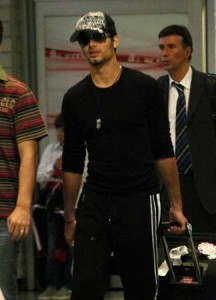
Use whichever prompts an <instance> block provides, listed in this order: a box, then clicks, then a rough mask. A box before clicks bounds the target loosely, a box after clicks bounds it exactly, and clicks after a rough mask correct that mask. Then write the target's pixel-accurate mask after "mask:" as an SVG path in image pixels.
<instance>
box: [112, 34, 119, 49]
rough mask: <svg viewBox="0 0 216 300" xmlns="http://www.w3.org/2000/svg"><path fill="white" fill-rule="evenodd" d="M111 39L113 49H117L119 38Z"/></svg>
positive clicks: (116, 36) (115, 36)
mask: <svg viewBox="0 0 216 300" xmlns="http://www.w3.org/2000/svg"><path fill="white" fill-rule="evenodd" d="M112 39H113V48H115V49H116V48H118V45H119V36H118V35H114V37H113V38H112Z"/></svg>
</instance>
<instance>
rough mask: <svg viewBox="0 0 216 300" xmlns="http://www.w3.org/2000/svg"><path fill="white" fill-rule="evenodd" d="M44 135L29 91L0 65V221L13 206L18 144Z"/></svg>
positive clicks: (16, 189)
mask: <svg viewBox="0 0 216 300" xmlns="http://www.w3.org/2000/svg"><path fill="white" fill-rule="evenodd" d="M45 136H47V130H46V128H45V125H44V122H43V119H42V116H41V113H40V111H39V108H38V105H37V101H36V99H35V96H34V95H33V93H32V91H31V90H30V89H29V88H28V87H27V86H26V85H25V84H24V83H22V82H20V81H18V80H17V79H15V78H13V77H11V76H9V75H8V74H6V73H5V71H4V70H3V68H2V67H1V66H0V218H7V217H8V215H9V214H10V213H11V211H12V210H13V209H14V207H15V204H16V199H17V194H18V171H19V166H20V158H19V153H18V147H17V145H18V144H19V143H20V142H24V141H28V140H40V139H41V138H43V137H45Z"/></svg>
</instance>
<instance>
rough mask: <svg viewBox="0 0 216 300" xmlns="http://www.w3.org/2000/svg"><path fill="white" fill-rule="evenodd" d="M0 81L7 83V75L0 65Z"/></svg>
mask: <svg viewBox="0 0 216 300" xmlns="http://www.w3.org/2000/svg"><path fill="white" fill-rule="evenodd" d="M0 80H2V81H8V77H7V74H6V72H5V70H4V69H3V68H2V66H1V65H0Z"/></svg>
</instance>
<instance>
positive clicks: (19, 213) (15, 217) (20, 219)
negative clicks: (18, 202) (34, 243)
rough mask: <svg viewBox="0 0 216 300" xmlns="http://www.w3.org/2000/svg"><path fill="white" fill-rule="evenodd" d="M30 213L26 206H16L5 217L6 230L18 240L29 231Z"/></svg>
mask: <svg viewBox="0 0 216 300" xmlns="http://www.w3.org/2000/svg"><path fill="white" fill-rule="evenodd" d="M30 220H31V213H30V209H29V208H27V207H21V206H17V207H16V208H15V209H14V210H13V211H12V213H11V214H10V215H9V217H8V218H7V227H8V232H9V233H10V234H11V237H12V239H13V240H15V241H18V240H20V239H22V238H24V237H26V236H27V235H28V233H29V228H30Z"/></svg>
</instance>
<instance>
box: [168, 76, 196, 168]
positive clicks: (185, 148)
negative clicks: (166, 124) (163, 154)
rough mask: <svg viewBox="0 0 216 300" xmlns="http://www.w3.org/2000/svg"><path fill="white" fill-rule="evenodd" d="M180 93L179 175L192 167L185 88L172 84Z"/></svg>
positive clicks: (177, 147)
mask: <svg viewBox="0 0 216 300" xmlns="http://www.w3.org/2000/svg"><path fill="white" fill-rule="evenodd" d="M172 84H173V85H174V86H175V88H176V89H177V91H178V100H177V105H176V150H175V156H176V161H177V166H178V171H179V173H183V174H186V173H187V172H188V171H189V170H190V169H191V167H192V160H191V154H190V149H189V143H188V137H187V132H186V104H185V95H184V87H183V86H182V85H181V84H178V83H175V82H173V83H172Z"/></svg>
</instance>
